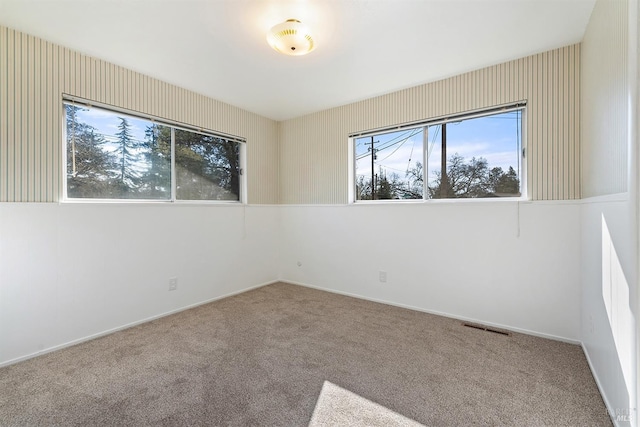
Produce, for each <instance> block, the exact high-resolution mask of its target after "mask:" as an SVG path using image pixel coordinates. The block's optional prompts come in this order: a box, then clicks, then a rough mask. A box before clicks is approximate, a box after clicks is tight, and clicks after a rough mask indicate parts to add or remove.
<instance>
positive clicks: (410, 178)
mask: <svg viewBox="0 0 640 427" xmlns="http://www.w3.org/2000/svg"><path fill="white" fill-rule="evenodd" d="M523 111H524V105H514V106H510V107H507V108H500V109H499V110H493V111H485V112H482V113H475V114H467V115H460V116H455V117H450V118H447V119H443V120H434V121H428V122H423V123H418V124H412V125H407V126H397V127H395V128H394V129H386V130H381V131H377V132H369V133H364V134H357V135H352V136H351V138H352V140H353V146H354V159H355V161H354V170H355V173H354V176H355V197H354V198H355V200H356V201H362V200H410V199H459V198H487V197H519V196H521V195H522V188H523V185H522V177H523V172H522V166H523V162H522V155H523V150H522V120H523Z"/></svg>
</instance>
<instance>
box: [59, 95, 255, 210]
mask: <svg viewBox="0 0 640 427" xmlns="http://www.w3.org/2000/svg"><path fill="white" fill-rule="evenodd" d="M60 105H62V109H61V110H62V112H61V115H62V144H61V145H62V194H61V197H60V201H61V202H63V203H104V204H112V203H115V204H127V203H131V204H147V203H152V204H153V203H155V204H158V203H160V204H187V205H189V204H197V205H233V204H241V205H246V204H247V203H248V202H247V179H246V164H247V159H246V153H247V148H246V145H247V141H246V139H245V138H243V137H240V136H236V135H231V134H226V133H224V132H219V131H214V130H210V129H207V128H202V127H197V126H192V125H189V124H186V123H181V122H178V121H175V120H170V119H166V118H161V117H157V116H153V115H150V114H145V113H141V112H137V111H131V110H128V109H125V108H120V107H116V106H113V105H109V104H104V103H100V102H94V101H90V100H86V99H82V98H78V97H75V96H71V95H68V94H63V95H62V100H61V103H60ZM65 105H75V106H78V107H82V108H97V109H101V110H103V111H106V112H109V113H113V114H114V115H118V116H124V117H130V118H133V119H139V120H146V121H149V122H151V123H153V124H157V125H162V126H167V127H169V128H171V166H170V167H171V195H170V198H169V199H134V198H131V199H124V198H123V199H110V198H75V197H69V196H68V194H67V190H68V187H67V186H68V182H67V181H68V179H67V167H68V163H67V117H66V108H65V107H64V106H65ZM176 129H179V130H183V131H187V132H192V133H197V134H201V135H206V136H212V137H214V138H221V139H226V140H230V141H233V142H236V143H238V146H239V147H238V148H239V150H238V151H239V153H238V155H239V166H240V170H239V178H240V182H239V187H238V191H239V193H240V194H239V195H238V200H197V199H196V200H189V199H178V198H177V182H176V179H177V175H176V173H175V170H176V157H175V148H176V147H175V146H176V142H175V130H176Z"/></svg>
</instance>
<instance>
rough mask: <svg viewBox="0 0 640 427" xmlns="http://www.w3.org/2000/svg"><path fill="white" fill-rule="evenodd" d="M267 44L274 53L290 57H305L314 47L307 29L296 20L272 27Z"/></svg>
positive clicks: (289, 20)
mask: <svg viewBox="0 0 640 427" xmlns="http://www.w3.org/2000/svg"><path fill="white" fill-rule="evenodd" d="M267 42H268V43H269V45H271V47H272V48H274V49H275V50H276V51H278V52H280V53H284V54H285V55H291V56H300V55H306V54H307V53H309V52H311V51H312V50H313V48H314V47H315V43H314V42H313V37H311V34H310V33H309V29H308V28H307V27H306V26H305V25H304V24H303V23H302V22H300V21H298V20H297V19H287V20H286V21H285V22H283V23H281V24H278V25H275V26H274V27H272V28H271V30H270V31H269V34H267Z"/></svg>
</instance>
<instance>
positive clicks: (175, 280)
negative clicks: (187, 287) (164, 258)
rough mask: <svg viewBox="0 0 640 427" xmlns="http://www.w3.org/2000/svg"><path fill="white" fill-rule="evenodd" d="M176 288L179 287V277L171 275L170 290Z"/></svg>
mask: <svg viewBox="0 0 640 427" xmlns="http://www.w3.org/2000/svg"><path fill="white" fill-rule="evenodd" d="M176 289H178V278H177V277H171V278H170V279H169V290H170V291H175V290H176Z"/></svg>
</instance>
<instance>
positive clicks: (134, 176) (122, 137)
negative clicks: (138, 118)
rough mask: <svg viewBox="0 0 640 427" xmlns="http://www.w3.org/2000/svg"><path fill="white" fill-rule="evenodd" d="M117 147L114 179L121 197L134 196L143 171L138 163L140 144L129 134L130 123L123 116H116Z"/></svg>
mask: <svg viewBox="0 0 640 427" xmlns="http://www.w3.org/2000/svg"><path fill="white" fill-rule="evenodd" d="M118 120H120V124H119V125H118V132H117V133H116V134H115V136H116V137H117V148H116V150H115V152H114V153H115V155H116V156H117V158H118V166H117V175H116V180H117V183H118V187H119V192H120V195H121V196H122V197H136V196H135V192H136V191H137V190H138V187H139V186H140V183H141V179H140V178H141V176H142V173H143V168H142V165H141V164H140V160H141V159H140V157H141V151H140V149H141V148H142V147H141V144H140V143H139V142H137V141H135V140H134V139H133V137H132V135H131V125H130V124H129V122H128V121H127V119H126V118H124V117H118Z"/></svg>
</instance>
